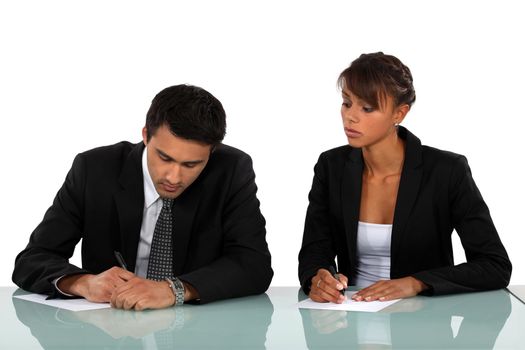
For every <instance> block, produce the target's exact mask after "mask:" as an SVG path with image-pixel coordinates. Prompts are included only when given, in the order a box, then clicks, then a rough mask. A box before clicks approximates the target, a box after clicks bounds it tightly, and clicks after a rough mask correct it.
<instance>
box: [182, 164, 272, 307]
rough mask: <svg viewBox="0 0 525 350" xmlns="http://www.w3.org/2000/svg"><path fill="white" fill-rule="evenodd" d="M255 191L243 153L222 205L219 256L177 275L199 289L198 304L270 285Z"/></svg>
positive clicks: (268, 264) (264, 241)
mask: <svg viewBox="0 0 525 350" xmlns="http://www.w3.org/2000/svg"><path fill="white" fill-rule="evenodd" d="M225 185H226V184H225ZM256 193H257V186H256V184H255V173H254V171H253V166H252V160H251V158H250V157H249V156H248V155H246V154H244V156H242V157H241V158H240V159H239V160H238V162H237V164H236V165H235V170H234V174H233V177H232V179H231V183H230V184H229V190H228V195H227V198H226V200H225V204H224V206H223V208H222V231H223V237H224V238H223V243H222V251H221V254H220V256H219V257H218V258H217V259H216V260H214V261H213V262H212V263H210V264H208V265H206V266H203V267H201V268H199V269H197V270H194V271H191V272H188V273H185V274H183V275H181V276H179V278H180V279H181V280H182V281H185V282H188V283H190V284H191V285H192V286H194V287H195V288H196V289H197V290H198V292H199V296H200V303H208V302H211V301H214V300H220V299H226V298H233V297H241V296H246V295H253V294H260V293H264V292H265V291H266V290H267V289H268V287H269V286H270V282H271V280H272V277H273V270H272V268H271V256H270V251H269V250H268V244H267V243H266V228H265V224H266V221H265V219H264V217H263V215H262V214H261V211H260V208H259V200H258V199H257V196H256ZM218 210H219V209H218Z"/></svg>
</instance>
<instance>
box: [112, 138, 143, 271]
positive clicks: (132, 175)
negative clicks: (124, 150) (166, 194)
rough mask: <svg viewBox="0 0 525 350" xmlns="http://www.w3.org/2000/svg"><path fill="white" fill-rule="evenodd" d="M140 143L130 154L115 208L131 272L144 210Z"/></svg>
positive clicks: (124, 254) (122, 247) (125, 256)
mask: <svg viewBox="0 0 525 350" xmlns="http://www.w3.org/2000/svg"><path fill="white" fill-rule="evenodd" d="M143 150H144V144H143V143H140V144H137V145H136V146H135V148H134V149H133V150H132V151H131V152H130V154H129V156H128V159H127V160H126V162H125V164H124V166H123V168H122V172H121V175H120V178H119V182H120V184H121V186H122V190H121V191H120V192H118V193H116V194H115V206H116V210H117V215H118V222H119V227H120V248H118V247H116V249H121V253H122V255H123V257H124V259H125V260H126V264H127V266H128V269H129V270H130V271H132V272H133V271H134V270H135V263H136V260H137V247H138V244H139V239H140V226H141V224H142V215H143V209H144V180H143V176H142V162H141V159H142V152H143Z"/></svg>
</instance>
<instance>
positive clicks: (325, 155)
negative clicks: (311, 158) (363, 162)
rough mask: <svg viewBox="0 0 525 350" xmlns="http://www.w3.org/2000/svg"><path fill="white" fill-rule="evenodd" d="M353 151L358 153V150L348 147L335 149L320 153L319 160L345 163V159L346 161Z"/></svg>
mask: <svg viewBox="0 0 525 350" xmlns="http://www.w3.org/2000/svg"><path fill="white" fill-rule="evenodd" d="M354 151H359V150H357V149H355V148H353V147H351V146H349V145H343V146H339V147H335V148H332V149H329V150H327V151H324V152H322V153H321V155H320V156H319V160H320V161H323V160H326V161H330V162H333V161H346V159H348V157H349V156H350V154H352V152H354Z"/></svg>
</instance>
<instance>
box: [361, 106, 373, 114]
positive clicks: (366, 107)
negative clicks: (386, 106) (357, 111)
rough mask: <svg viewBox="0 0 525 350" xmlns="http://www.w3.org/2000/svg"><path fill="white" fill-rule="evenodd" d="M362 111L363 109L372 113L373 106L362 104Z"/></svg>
mask: <svg viewBox="0 0 525 350" xmlns="http://www.w3.org/2000/svg"><path fill="white" fill-rule="evenodd" d="M363 111H365V113H372V112H373V111H374V108H372V107H368V106H363Z"/></svg>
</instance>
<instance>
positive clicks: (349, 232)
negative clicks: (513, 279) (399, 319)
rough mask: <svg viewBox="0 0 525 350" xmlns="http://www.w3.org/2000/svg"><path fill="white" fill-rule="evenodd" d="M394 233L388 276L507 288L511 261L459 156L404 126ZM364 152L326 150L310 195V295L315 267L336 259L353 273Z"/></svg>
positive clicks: (465, 288)
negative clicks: (457, 259)
mask: <svg viewBox="0 0 525 350" xmlns="http://www.w3.org/2000/svg"><path fill="white" fill-rule="evenodd" d="M398 134H399V136H400V137H401V138H402V139H404V140H405V161H404V164H403V170H402V174H401V179H400V183H399V190H398V195H397V202H396V207H395V211H394V222H393V227H392V240H391V257H390V261H391V266H390V277H391V278H392V279H394V278H400V277H405V276H413V277H415V278H417V279H419V280H421V281H423V282H424V283H425V284H427V285H429V286H430V287H431V289H430V290H429V291H428V292H426V293H428V294H447V293H458V292H469V291H478V290H487V289H498V288H503V287H505V286H506V285H507V284H508V283H509V280H510V275H511V270H512V265H511V263H510V260H509V258H508V256H507V252H506V251H505V248H504V247H503V245H502V243H501V240H500V238H499V236H498V233H497V231H496V228H495V227H494V224H493V222H492V219H491V217H490V213H489V209H488V207H487V205H486V204H485V202H484V201H483V198H482V196H481V193H480V192H479V190H478V188H477V187H476V184H475V183H474V180H473V178H472V175H471V172H470V168H469V166H468V163H467V160H466V158H465V157H464V156H462V155H459V154H454V153H451V152H446V151H441V150H438V149H435V148H431V147H428V146H422V145H421V141H420V140H419V139H418V138H417V137H416V136H415V135H413V134H412V133H410V132H409V131H408V130H407V129H405V128H403V127H401V126H400V127H399V128H398ZM362 174H363V157H362V151H361V149H358V148H352V147H350V146H342V147H339V148H335V149H332V150H330V151H327V152H324V153H323V154H321V156H320V157H319V161H318V162H317V164H316V166H315V175H314V180H313V184H312V189H311V191H310V194H309V200H310V204H309V206H308V210H307V214H306V221H305V228H304V236H303V244H302V248H301V252H300V253H299V279H300V282H301V286H302V287H303V289H304V291H305V292H306V293H307V294H308V292H309V289H310V284H311V278H312V277H313V276H314V275H315V274H316V272H317V270H318V269H319V268H328V267H329V266H331V265H334V258H335V257H336V256H337V262H338V268H339V271H340V272H341V273H343V274H345V275H346V276H348V277H349V279H350V284H352V281H354V280H355V277H356V267H357V263H358V260H357V226H358V221H359V208H360V204H361V186H362ZM454 229H455V230H456V231H457V233H458V235H459V237H460V239H461V243H462V245H463V248H464V249H465V255H466V259H467V262H466V263H462V264H459V265H456V266H454V259H453V252H452V241H451V234H452V231H453V230H454Z"/></svg>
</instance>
